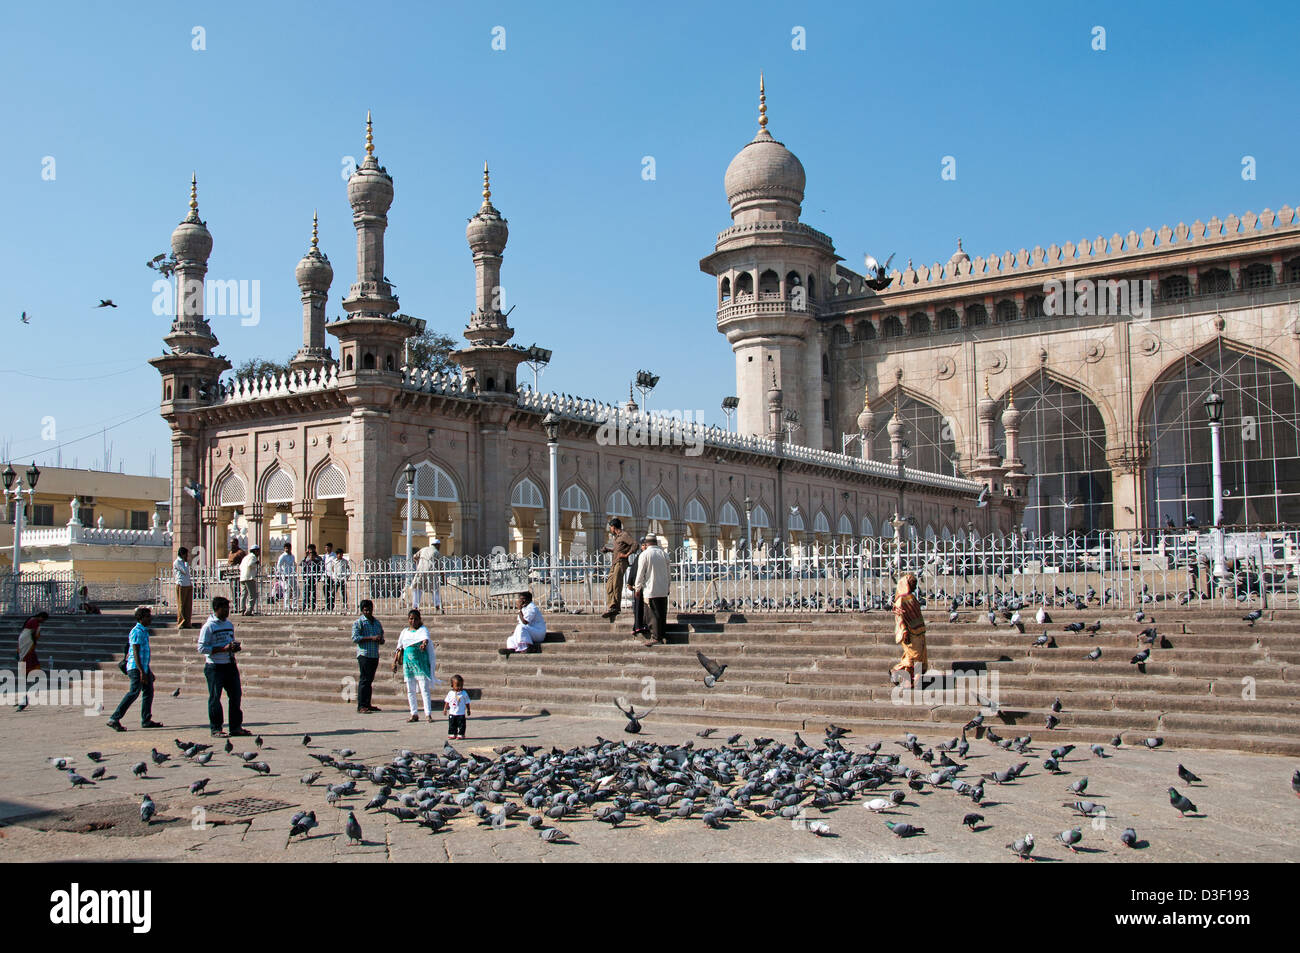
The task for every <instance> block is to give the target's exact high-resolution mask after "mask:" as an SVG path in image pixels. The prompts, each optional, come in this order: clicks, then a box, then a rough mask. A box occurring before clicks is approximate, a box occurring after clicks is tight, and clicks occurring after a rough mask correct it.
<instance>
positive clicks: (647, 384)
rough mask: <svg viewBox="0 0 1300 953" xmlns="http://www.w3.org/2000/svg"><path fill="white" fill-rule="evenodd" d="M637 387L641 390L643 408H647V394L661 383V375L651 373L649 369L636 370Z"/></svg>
mask: <svg viewBox="0 0 1300 953" xmlns="http://www.w3.org/2000/svg"><path fill="white" fill-rule="evenodd" d="M635 384H636V389H637V390H639V391H640V392H641V409H642V410H643V411H644V410H645V406H646V404H645V396H646V394H648V393H650V392H651V391H652V390H654V389H655V387H656V386H658V384H659V375H658V374H651V373H650V372H649V371H637V372H636V381H635Z"/></svg>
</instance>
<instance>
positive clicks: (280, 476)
mask: <svg viewBox="0 0 1300 953" xmlns="http://www.w3.org/2000/svg"><path fill="white" fill-rule="evenodd" d="M294 483H295V481H294V478H293V473H292V472H290V470H289V469H288V468H287V467H285V466H284V465H283V464H281V463H280V462H279V461H278V460H277V461H276V462H275V463H273V464H271V466H270V468H269V469H268V470H266V472H264V473H263V474H262V480H261V488H260V489H259V491H258V496H259V497H261V500H262V502H263V503H292V502H293V492H294Z"/></svg>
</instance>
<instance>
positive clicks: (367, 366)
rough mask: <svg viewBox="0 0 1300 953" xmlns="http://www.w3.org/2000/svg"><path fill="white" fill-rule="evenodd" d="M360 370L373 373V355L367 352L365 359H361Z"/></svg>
mask: <svg viewBox="0 0 1300 953" xmlns="http://www.w3.org/2000/svg"><path fill="white" fill-rule="evenodd" d="M361 368H362V370H366V371H373V370H374V369H375V355H374V354H372V353H370V352H369V351H367V352H366V354H365V357H363V358H362V359H361Z"/></svg>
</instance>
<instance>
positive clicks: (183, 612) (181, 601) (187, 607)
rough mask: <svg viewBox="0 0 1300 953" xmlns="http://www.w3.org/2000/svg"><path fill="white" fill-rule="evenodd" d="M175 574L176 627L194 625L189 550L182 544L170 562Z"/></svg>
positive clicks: (192, 584)
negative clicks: (174, 560)
mask: <svg viewBox="0 0 1300 953" xmlns="http://www.w3.org/2000/svg"><path fill="white" fill-rule="evenodd" d="M172 569H173V570H175V576H176V628H178V629H188V628H191V627H192V626H193V625H194V622H193V621H192V620H191V619H190V616H191V615H193V613H194V578H193V576H191V575H190V551H189V550H188V549H186V548H185V547H184V546H182V547H181V548H180V549H178V550H177V551H176V562H174V563H172Z"/></svg>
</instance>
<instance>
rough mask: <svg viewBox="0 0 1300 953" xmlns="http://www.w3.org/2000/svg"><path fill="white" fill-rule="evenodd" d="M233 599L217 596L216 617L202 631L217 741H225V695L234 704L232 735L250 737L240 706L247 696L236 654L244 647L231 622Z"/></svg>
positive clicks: (210, 724)
mask: <svg viewBox="0 0 1300 953" xmlns="http://www.w3.org/2000/svg"><path fill="white" fill-rule="evenodd" d="M229 615H230V600H229V599H227V598H226V597H225V596H217V597H216V598H214V599H213V600H212V615H210V616H208V621H207V622H205V623H203V628H202V629H201V630H200V631H199V653H200V654H201V655H203V657H204V658H206V659H207V663H206V664H205V665H204V666H203V676H204V678H206V679H207V680H208V727H209V728H210V729H211V730H212V736H213V737H214V738H224V737H225V736H226V735H225V733H224V732H223V731H222V730H221V725H222V723H223V722H224V720H225V719H224V717H223V714H222V711H221V693H222V692H223V691H224V692H225V693H226V698H227V700H228V701H229V702H230V733H231V734H232V735H249V734H252V732H249V731H245V730H244V713H243V711H242V710H241V709H240V707H239V700H240V698H241V696H242V694H243V692H242V690H241V688H240V685H239V667H238V666H237V665H235V653H236V652H238V651H239V649H240V645H239V643H238V642H236V641H235V624H234V623H233V622H231V621H230V619H229V618H228V616H229Z"/></svg>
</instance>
